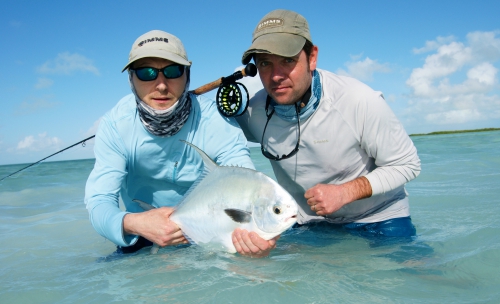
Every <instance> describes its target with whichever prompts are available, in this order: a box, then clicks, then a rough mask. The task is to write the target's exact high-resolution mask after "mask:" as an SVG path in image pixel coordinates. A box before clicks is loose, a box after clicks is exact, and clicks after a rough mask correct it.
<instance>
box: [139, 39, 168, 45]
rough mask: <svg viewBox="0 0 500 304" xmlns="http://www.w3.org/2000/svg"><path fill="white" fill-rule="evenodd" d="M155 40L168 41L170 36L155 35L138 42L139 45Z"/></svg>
mask: <svg viewBox="0 0 500 304" xmlns="http://www.w3.org/2000/svg"><path fill="white" fill-rule="evenodd" d="M155 41H163V42H165V43H168V38H163V37H154V38H149V39H146V40H143V41H141V42H139V43H138V44H137V46H143V45H144V44H145V43H148V42H155Z"/></svg>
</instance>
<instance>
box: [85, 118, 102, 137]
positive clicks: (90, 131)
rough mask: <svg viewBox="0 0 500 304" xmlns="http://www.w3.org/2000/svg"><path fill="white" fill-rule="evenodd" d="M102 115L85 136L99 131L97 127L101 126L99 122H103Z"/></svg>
mask: <svg viewBox="0 0 500 304" xmlns="http://www.w3.org/2000/svg"><path fill="white" fill-rule="evenodd" d="M101 119H102V117H99V119H98V120H96V121H95V122H94V124H93V125H92V126H91V127H90V128H89V129H88V130H87V131H86V132H85V133H84V136H85V137H90V136H92V135H95V134H96V133H97V128H98V127H99V123H100V122H101Z"/></svg>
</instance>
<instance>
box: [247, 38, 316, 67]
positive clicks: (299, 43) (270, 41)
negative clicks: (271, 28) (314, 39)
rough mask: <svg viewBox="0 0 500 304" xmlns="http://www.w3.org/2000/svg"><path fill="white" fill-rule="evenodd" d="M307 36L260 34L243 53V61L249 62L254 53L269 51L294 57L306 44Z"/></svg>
mask: <svg viewBox="0 0 500 304" xmlns="http://www.w3.org/2000/svg"><path fill="white" fill-rule="evenodd" d="M305 43H306V38H304V37H302V36H299V35H294V34H289V33H270V34H265V35H262V36H259V37H258V38H257V39H255V40H254V41H253V43H252V45H251V46H250V47H249V48H248V50H247V51H246V52H245V53H244V54H243V57H242V58H241V62H242V63H243V64H247V63H249V62H250V60H251V59H252V55H253V54H254V53H269V54H275V55H278V56H283V57H293V56H295V55H297V54H298V53H299V52H300V51H301V50H302V48H303V47H304V44H305Z"/></svg>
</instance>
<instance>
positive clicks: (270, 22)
mask: <svg viewBox="0 0 500 304" xmlns="http://www.w3.org/2000/svg"><path fill="white" fill-rule="evenodd" d="M284 23H285V21H284V20H283V19H281V18H269V19H266V20H264V21H262V22H261V23H259V25H257V30H255V31H256V32H258V31H262V30H265V29H266V28H269V27H276V26H282V25H283V24H284Z"/></svg>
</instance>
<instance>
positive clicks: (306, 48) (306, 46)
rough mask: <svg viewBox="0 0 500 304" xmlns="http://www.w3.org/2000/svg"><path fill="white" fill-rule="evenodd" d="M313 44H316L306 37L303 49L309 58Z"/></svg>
mask: <svg viewBox="0 0 500 304" xmlns="http://www.w3.org/2000/svg"><path fill="white" fill-rule="evenodd" d="M313 46H314V44H313V43H312V42H311V41H309V40H307V39H306V43H305V44H304V46H303V47H302V50H304V52H305V53H306V56H307V58H308V59H309V56H311V52H312V49H313Z"/></svg>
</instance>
